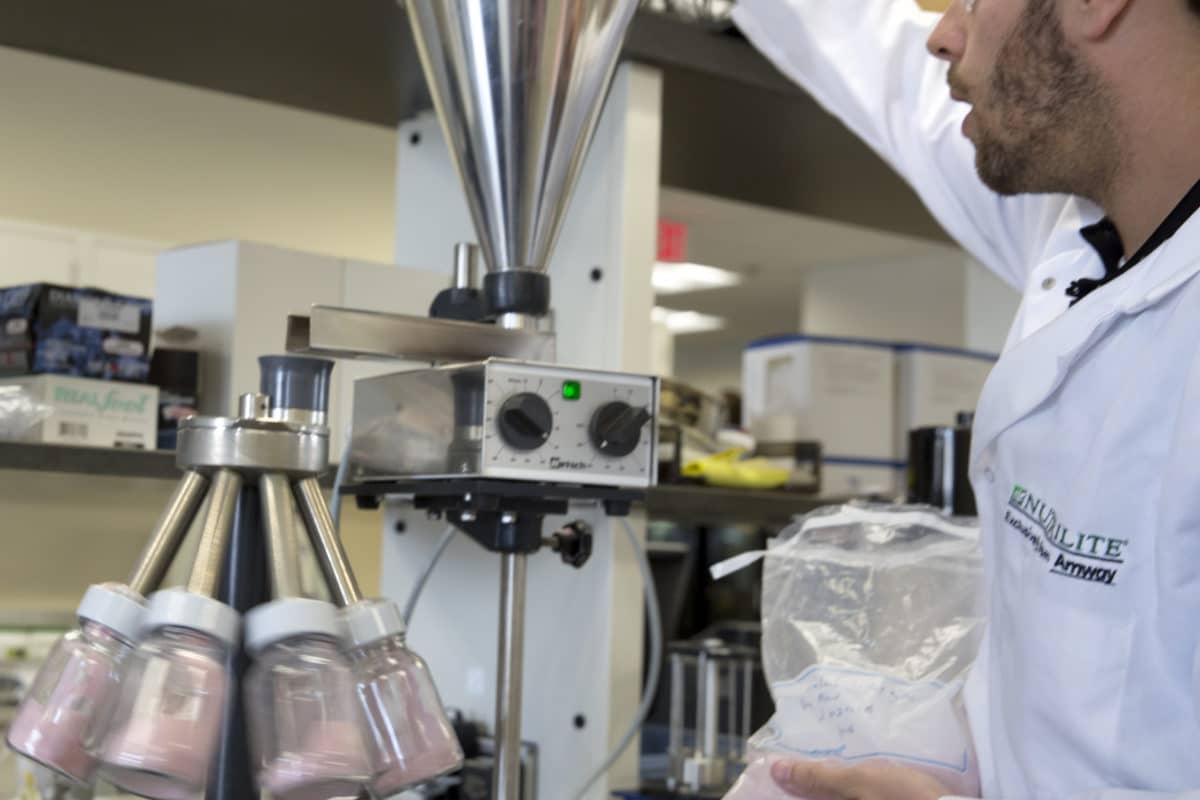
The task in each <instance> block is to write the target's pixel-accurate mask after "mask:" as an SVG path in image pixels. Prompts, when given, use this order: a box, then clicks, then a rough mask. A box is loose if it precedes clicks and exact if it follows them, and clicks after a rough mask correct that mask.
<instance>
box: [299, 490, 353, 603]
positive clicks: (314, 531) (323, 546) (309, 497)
mask: <svg viewBox="0 0 1200 800" xmlns="http://www.w3.org/2000/svg"><path fill="white" fill-rule="evenodd" d="M295 492H296V500H298V501H299V503H300V513H301V514H303V515H304V523H305V524H304V527H305V529H306V530H307V531H308V536H309V538H310V539H311V540H312V545H313V550H314V551H316V556H317V562H318V563H319V564H320V565H321V572H322V573H323V574H324V575H325V582H326V583H328V584H329V591H330V592H331V593H332V594H333V600H334V602H335V603H337V604H338V605H339V606H342V607H343V608H344V607H345V606H349V605H353V604H354V603H357V602H358V601H360V600H362V591H361V590H360V589H359V588H358V581H357V580H356V579H355V578H354V572H353V571H352V570H351V569H350V559H349V558H348V557H347V556H346V550H345V548H343V547H342V540H341V538H340V537H339V536H338V532H337V528H336V527H335V526H334V524H333V517H332V516H331V515H330V513H329V506H327V505H326V504H325V496H324V495H322V494H321V485H320V484H319V483H317V479H316V478H304V479H303V480H300V481H297V482H296V484H295Z"/></svg>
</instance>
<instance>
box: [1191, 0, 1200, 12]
mask: <svg viewBox="0 0 1200 800" xmlns="http://www.w3.org/2000/svg"><path fill="white" fill-rule="evenodd" d="M1188 5H1189V6H1191V9H1192V13H1193V14H1200V0H1188Z"/></svg>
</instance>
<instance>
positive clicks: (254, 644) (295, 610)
mask: <svg viewBox="0 0 1200 800" xmlns="http://www.w3.org/2000/svg"><path fill="white" fill-rule="evenodd" d="M304 635H315V636H329V637H331V638H333V639H337V640H339V641H340V640H341V638H342V636H341V625H340V624H339V623H338V613H337V607H336V606H334V605H333V604H332V603H326V602H325V601H323V600H309V599H307V598H301V597H289V598H285V599H283V600H275V601H274V602H271V603H267V604H266V605H261V606H258V607H257V608H255V609H253V610H251V611H250V612H249V613H247V614H246V649H247V650H248V651H249V652H250V655H252V656H257V655H258V654H259V653H261V652H262V651H263V650H264V649H266V648H267V647H270V646H271V645H273V644H275V643H276V642H282V641H283V640H284V639H290V638H292V637H293V636H304Z"/></svg>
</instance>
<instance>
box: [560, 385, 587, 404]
mask: <svg viewBox="0 0 1200 800" xmlns="http://www.w3.org/2000/svg"><path fill="white" fill-rule="evenodd" d="M582 394H583V389H581V388H580V386H579V381H563V400H578V399H579V397H580V396H581V395H582Z"/></svg>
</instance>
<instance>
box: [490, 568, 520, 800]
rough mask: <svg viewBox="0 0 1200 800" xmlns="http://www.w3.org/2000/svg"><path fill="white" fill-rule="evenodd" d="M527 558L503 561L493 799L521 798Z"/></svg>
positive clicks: (512, 799)
mask: <svg viewBox="0 0 1200 800" xmlns="http://www.w3.org/2000/svg"><path fill="white" fill-rule="evenodd" d="M525 562H526V556H524V555H518V554H513V553H508V554H505V555H503V556H501V561H500V637H499V639H500V646H499V652H498V658H497V660H496V731H495V735H496V754H495V768H494V769H493V771H492V799H493V800H519V798H520V797H521V679H522V675H523V673H524V658H523V656H524V647H525Z"/></svg>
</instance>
